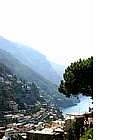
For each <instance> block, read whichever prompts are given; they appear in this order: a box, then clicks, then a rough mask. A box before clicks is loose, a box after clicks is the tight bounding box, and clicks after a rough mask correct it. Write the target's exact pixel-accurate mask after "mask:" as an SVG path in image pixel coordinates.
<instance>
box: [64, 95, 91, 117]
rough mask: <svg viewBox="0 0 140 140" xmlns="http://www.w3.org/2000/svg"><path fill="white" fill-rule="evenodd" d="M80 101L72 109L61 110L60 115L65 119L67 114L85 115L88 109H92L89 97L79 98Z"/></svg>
mask: <svg viewBox="0 0 140 140" xmlns="http://www.w3.org/2000/svg"><path fill="white" fill-rule="evenodd" d="M79 99H80V103H78V104H77V105H75V106H72V107H68V108H64V109H62V113H63V116H64V117H65V116H66V114H67V113H73V112H77V113H85V112H88V111H89V107H90V108H91V107H93V104H92V101H93V100H92V99H91V97H86V96H82V95H80V96H79Z"/></svg>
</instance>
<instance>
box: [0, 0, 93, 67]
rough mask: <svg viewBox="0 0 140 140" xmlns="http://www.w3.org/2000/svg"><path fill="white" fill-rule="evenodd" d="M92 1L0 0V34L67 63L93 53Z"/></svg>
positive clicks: (65, 64) (58, 62) (62, 62)
mask: <svg viewBox="0 0 140 140" xmlns="http://www.w3.org/2000/svg"><path fill="white" fill-rule="evenodd" d="M91 3H92V2H91V0H70V1H67V0H59V1H58V0H53V1H52V0H20V1H19V0H12V1H10V0H0V17H1V19H0V35H2V36H3V37H4V38H6V39H8V40H10V41H13V42H18V43H21V44H24V45H27V46H29V47H32V48H34V49H36V50H38V51H39V52H41V53H42V54H44V55H46V57H47V59H48V60H50V61H53V62H55V63H57V64H61V65H64V66H68V65H69V64H70V63H71V62H74V61H77V60H78V59H79V58H82V59H86V58H88V57H90V56H91V55H92V5H91Z"/></svg>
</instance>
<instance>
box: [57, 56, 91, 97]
mask: <svg viewBox="0 0 140 140" xmlns="http://www.w3.org/2000/svg"><path fill="white" fill-rule="evenodd" d="M63 77H64V80H61V84H60V86H59V88H58V90H59V92H61V93H63V94H64V95H66V97H70V96H71V95H75V96H76V95H78V94H79V93H82V94H83V95H86V96H91V97H93V57H91V58H88V59H86V60H81V59H80V60H79V61H77V62H74V63H71V65H70V66H68V67H67V69H66V70H65V73H64V74H63Z"/></svg>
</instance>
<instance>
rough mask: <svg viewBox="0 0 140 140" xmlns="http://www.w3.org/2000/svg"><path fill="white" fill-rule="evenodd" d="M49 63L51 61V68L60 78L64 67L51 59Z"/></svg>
mask: <svg viewBox="0 0 140 140" xmlns="http://www.w3.org/2000/svg"><path fill="white" fill-rule="evenodd" d="M50 63H51V66H52V68H53V69H54V70H55V71H56V72H57V74H59V76H60V77H61V78H63V73H64V71H65V69H66V67H64V66H62V65H59V64H56V63H54V62H51V61H50Z"/></svg>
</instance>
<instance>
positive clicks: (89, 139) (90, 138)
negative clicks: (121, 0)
mask: <svg viewBox="0 0 140 140" xmlns="http://www.w3.org/2000/svg"><path fill="white" fill-rule="evenodd" d="M80 140H93V128H90V129H89V130H88V131H87V133H86V134H85V135H84V136H83V137H82V138H80Z"/></svg>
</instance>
